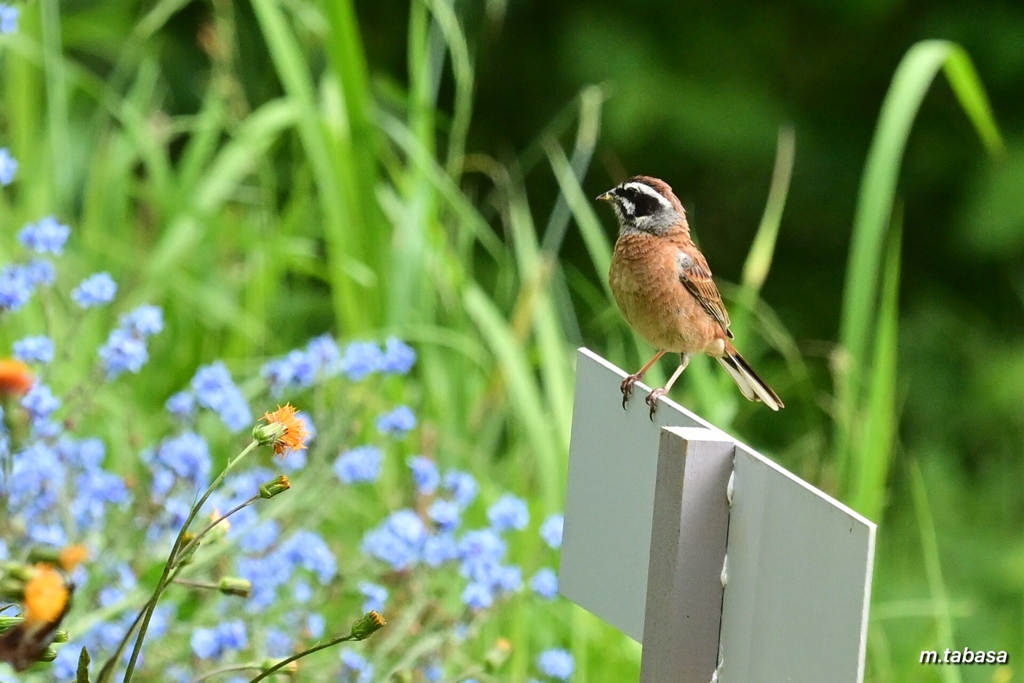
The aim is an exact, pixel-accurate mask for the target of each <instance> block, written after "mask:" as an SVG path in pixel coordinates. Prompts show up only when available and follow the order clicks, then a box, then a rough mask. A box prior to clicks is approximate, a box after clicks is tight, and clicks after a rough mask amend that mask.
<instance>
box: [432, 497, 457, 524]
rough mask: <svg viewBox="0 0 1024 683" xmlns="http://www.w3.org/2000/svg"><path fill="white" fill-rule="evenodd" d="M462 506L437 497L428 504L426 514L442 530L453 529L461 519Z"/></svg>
mask: <svg viewBox="0 0 1024 683" xmlns="http://www.w3.org/2000/svg"><path fill="white" fill-rule="evenodd" d="M461 515H462V508H461V507H459V504H458V503H456V502H454V501H450V500H444V499H441V498H438V499H437V500H435V501H434V502H433V503H431V504H430V509H428V510H427V516H428V517H430V519H431V520H433V521H434V523H435V524H437V526H438V528H440V529H441V530H442V531H453V530H455V529H457V528H458V526H459V523H460V522H461V521H462V520H461Z"/></svg>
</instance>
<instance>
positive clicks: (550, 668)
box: [537, 648, 576, 681]
mask: <svg viewBox="0 0 1024 683" xmlns="http://www.w3.org/2000/svg"><path fill="white" fill-rule="evenodd" d="M537 668H538V669H540V670H541V673H543V674H544V675H545V676H550V677H551V678H554V679H557V680H559V681H567V680H569V677H570V676H572V672H573V669H575V668H576V664H575V662H574V661H573V658H572V655H571V654H569V653H568V652H566V651H565V650H560V649H557V648H552V649H550V650H545V651H544V652H541V653H540V656H539V657H537Z"/></svg>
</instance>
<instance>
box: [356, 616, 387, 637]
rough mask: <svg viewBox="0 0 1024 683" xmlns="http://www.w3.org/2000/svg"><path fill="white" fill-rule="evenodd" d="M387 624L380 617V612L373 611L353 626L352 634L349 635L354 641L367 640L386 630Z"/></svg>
mask: <svg viewBox="0 0 1024 683" xmlns="http://www.w3.org/2000/svg"><path fill="white" fill-rule="evenodd" d="M387 623H388V622H386V621H384V617H382V616H381V615H380V612H376V611H373V610H371V611H369V612H367V613H366V614H364V615H363V618H362V619H360V620H359V621H357V622H356V623H354V624H352V632H351V633H350V634H349V635H350V636H351V637H352V638H353V639H354V640H366V639H367V638H369V637H370V636H372V635H373V634H374V633H376V632H377V631H379V630H381V629H382V628H384V626H385V625H387Z"/></svg>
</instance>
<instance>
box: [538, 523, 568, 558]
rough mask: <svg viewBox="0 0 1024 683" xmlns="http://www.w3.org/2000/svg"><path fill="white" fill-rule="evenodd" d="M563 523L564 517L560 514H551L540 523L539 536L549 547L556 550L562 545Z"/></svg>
mask: <svg viewBox="0 0 1024 683" xmlns="http://www.w3.org/2000/svg"><path fill="white" fill-rule="evenodd" d="M564 525H565V518H564V517H563V516H562V515H551V516H550V517H548V518H547V519H545V520H544V523H543V524H541V525H540V537H541V538H543V539H544V542H545V543H547V544H548V547H549V548H552V549H554V550H558V549H559V548H561V547H562V528H563V527H564Z"/></svg>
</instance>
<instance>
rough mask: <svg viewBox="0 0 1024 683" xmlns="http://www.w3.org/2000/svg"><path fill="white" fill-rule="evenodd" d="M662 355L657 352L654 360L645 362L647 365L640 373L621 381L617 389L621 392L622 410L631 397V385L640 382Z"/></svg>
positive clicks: (660, 352)
mask: <svg viewBox="0 0 1024 683" xmlns="http://www.w3.org/2000/svg"><path fill="white" fill-rule="evenodd" d="M664 355H665V352H664V351H658V352H657V353H656V354H654V358H652V359H651V360H649V361H647V365H645V366H643V367H642V368H640V372H638V373H636V374H635V375H630V376H629V377H627V378H626V379H624V380H622V384H620V385H619V389H620V390H621V391H622V409H623V410H625V409H626V401H628V400H629V397H630V396H632V395H633V385H634V384H636V383H637V382H639V381H640V380H642V379H643V378H644V375H645V374H646V373H647V371H648V370H650V369H651V366H652V365H654V364H655V363H657V362H658V359H659V358H661V357H662V356H664Z"/></svg>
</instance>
